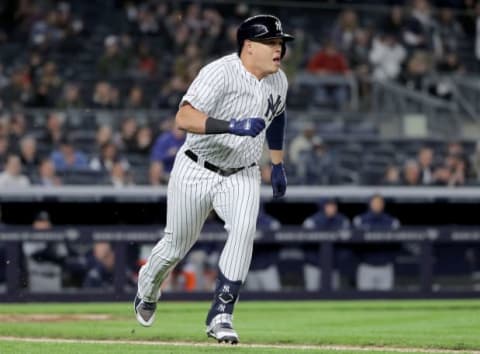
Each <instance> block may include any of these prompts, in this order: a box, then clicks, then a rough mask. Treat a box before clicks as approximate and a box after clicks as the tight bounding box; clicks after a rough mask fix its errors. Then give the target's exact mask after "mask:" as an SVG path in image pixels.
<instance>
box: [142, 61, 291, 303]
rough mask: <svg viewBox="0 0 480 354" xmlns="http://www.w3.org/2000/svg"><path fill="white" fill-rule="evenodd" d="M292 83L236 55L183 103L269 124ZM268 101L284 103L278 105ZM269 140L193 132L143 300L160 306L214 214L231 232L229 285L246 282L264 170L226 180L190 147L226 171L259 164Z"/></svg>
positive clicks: (225, 263)
mask: <svg viewBox="0 0 480 354" xmlns="http://www.w3.org/2000/svg"><path fill="white" fill-rule="evenodd" d="M287 86H288V84H287V80H286V77H285V74H284V73H283V72H282V71H279V72H277V73H275V74H272V75H269V76H267V77H265V78H264V79H262V80H260V81H259V80H257V79H256V78H255V77H254V76H253V75H252V74H250V73H249V72H248V71H246V70H245V68H244V67H243V64H242V62H241V61H240V59H239V57H238V56H237V54H232V55H227V56H225V57H223V58H220V59H219V60H216V61H214V62H212V63H211V64H209V65H207V66H206V67H204V68H203V69H202V70H201V71H200V73H199V75H198V76H197V78H196V79H195V80H194V82H193V83H192V85H191V86H190V88H189V90H188V92H187V93H186V95H185V96H184V98H183V99H182V103H183V102H187V101H188V102H189V103H190V104H191V105H192V106H193V107H195V108H196V109H198V110H200V111H202V112H204V113H206V114H207V115H208V116H210V117H214V118H216V119H223V120H230V119H232V118H236V119H241V118H248V117H263V118H264V119H265V120H266V125H267V126H268V125H269V124H270V122H271V119H273V117H275V116H277V115H278V114H280V113H281V112H282V111H283V109H284V107H285V99H286V92H287ZM277 97H278V100H277ZM269 98H270V101H272V99H273V101H274V102H276V103H278V104H277V105H273V106H272V104H271V102H270V103H269ZM182 103H181V104H182ZM264 141H265V131H264V132H262V133H261V134H260V135H258V136H257V137H255V138H251V137H239V136H235V135H231V134H219V135H197V134H191V133H189V134H187V139H186V142H185V144H184V146H182V148H181V149H180V150H179V152H178V154H177V156H176V159H175V164H174V167H173V170H172V173H171V176H170V182H169V185H168V194H167V225H166V227H165V235H164V237H163V238H162V239H161V240H160V241H159V242H158V243H157V245H156V246H155V247H154V248H153V250H152V253H151V255H150V257H149V258H148V260H147V263H146V264H145V265H144V266H143V267H142V269H141V271H140V276H139V280H138V294H139V296H140V297H141V298H143V300H145V301H149V302H156V301H157V298H158V291H159V288H160V286H161V284H162V282H163V280H164V279H165V278H166V277H167V276H168V274H169V272H170V271H171V270H172V269H173V267H174V266H175V265H176V264H177V263H178V262H179V261H180V260H181V259H182V258H183V257H184V256H185V254H186V253H187V252H188V251H189V250H190V248H191V247H192V246H193V244H194V243H195V241H196V240H197V238H198V235H199V233H200V230H201V228H202V226H203V223H204V222H205V219H206V218H207V216H208V214H209V213H210V211H211V210H212V209H215V211H216V212H217V214H218V215H219V216H220V217H221V218H222V219H223V221H224V222H225V229H226V230H227V232H228V239H227V241H226V243H225V246H224V249H223V251H222V254H221V256H220V261H219V268H220V271H221V272H222V273H223V275H224V276H225V278H227V279H228V280H230V281H242V282H243V281H245V278H246V276H247V272H248V268H249V266H250V261H251V258H252V249H253V239H254V236H255V225H256V220H257V216H258V209H259V202H260V171H259V168H258V166H254V167H250V168H245V169H243V170H241V171H240V172H238V173H235V174H233V175H231V176H228V177H223V176H220V175H219V174H216V173H214V172H211V171H210V170H208V169H206V168H204V167H203V166H201V165H200V164H197V163H195V162H193V161H192V160H191V159H190V158H188V157H187V156H186V155H185V150H187V149H190V150H192V151H194V153H196V154H197V155H198V156H200V157H201V158H203V159H204V160H206V161H209V162H210V163H212V164H215V165H217V166H219V167H221V168H225V169H226V168H234V167H244V166H249V165H251V164H252V163H253V162H258V160H259V159H260V157H261V154H262V149H263V144H264Z"/></svg>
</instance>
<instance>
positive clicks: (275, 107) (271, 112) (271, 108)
mask: <svg viewBox="0 0 480 354" xmlns="http://www.w3.org/2000/svg"><path fill="white" fill-rule="evenodd" d="M267 103H268V107H267V111H266V112H265V117H266V118H267V120H268V121H271V120H272V119H273V118H274V117H275V116H276V115H277V112H278V111H279V108H280V105H281V104H282V99H281V97H280V95H277V99H276V100H275V102H274V101H273V96H272V94H270V96H269V97H268V100H267Z"/></svg>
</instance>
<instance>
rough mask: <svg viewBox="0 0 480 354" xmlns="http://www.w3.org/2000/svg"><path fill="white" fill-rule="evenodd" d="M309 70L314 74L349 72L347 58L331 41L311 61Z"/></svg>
mask: <svg viewBox="0 0 480 354" xmlns="http://www.w3.org/2000/svg"><path fill="white" fill-rule="evenodd" d="M307 69H308V71H310V72H311V73H314V74H346V73H347V72H348V70H349V69H348V64H347V60H346V59H345V56H344V55H343V54H342V53H340V52H339V51H338V50H337V48H336V46H335V44H334V43H333V42H332V41H330V40H328V41H326V42H325V45H324V46H323V48H322V49H321V50H320V51H318V52H317V53H316V54H315V55H314V56H313V57H312V58H311V59H310V61H309V62H308V65H307Z"/></svg>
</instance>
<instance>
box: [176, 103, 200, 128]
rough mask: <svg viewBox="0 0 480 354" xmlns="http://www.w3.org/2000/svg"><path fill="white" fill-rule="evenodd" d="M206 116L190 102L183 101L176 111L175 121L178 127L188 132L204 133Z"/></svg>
mask: <svg viewBox="0 0 480 354" xmlns="http://www.w3.org/2000/svg"><path fill="white" fill-rule="evenodd" d="M207 119H208V116H207V115H206V114H205V113H203V112H200V111H199V110H197V109H195V108H193V106H192V105H191V104H190V103H188V102H187V103H185V104H184V105H183V106H182V107H180V109H179V110H178V112H177V115H176V117H175V122H176V123H177V127H178V128H179V129H182V130H185V131H187V132H189V133H195V134H205V123H206V121H207Z"/></svg>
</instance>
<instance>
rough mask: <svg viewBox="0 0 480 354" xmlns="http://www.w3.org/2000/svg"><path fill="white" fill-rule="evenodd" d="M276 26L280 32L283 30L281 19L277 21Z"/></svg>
mask: <svg viewBox="0 0 480 354" xmlns="http://www.w3.org/2000/svg"><path fill="white" fill-rule="evenodd" d="M275 28H276V29H277V31H278V32H282V24H281V23H280V21H275Z"/></svg>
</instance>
